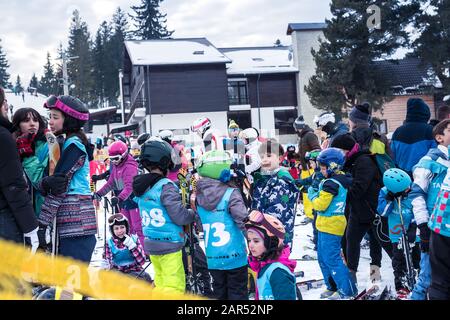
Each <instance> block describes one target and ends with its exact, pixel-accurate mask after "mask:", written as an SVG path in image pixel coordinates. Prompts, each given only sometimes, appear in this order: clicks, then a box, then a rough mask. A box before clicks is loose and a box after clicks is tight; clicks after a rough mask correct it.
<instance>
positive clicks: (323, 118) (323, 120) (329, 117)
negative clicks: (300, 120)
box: [314, 112, 336, 128]
mask: <svg viewBox="0 0 450 320" xmlns="http://www.w3.org/2000/svg"><path fill="white" fill-rule="evenodd" d="M314 122H315V123H316V125H317V127H318V128H319V127H323V126H325V125H326V124H327V123H328V122H332V123H335V122H336V118H335V116H334V113H333V112H324V113H322V114H321V115H319V116H315V117H314Z"/></svg>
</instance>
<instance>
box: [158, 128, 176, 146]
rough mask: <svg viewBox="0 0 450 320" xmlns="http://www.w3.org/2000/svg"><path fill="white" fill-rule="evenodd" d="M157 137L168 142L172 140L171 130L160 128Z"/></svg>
mask: <svg viewBox="0 0 450 320" xmlns="http://www.w3.org/2000/svg"><path fill="white" fill-rule="evenodd" d="M158 135H159V137H160V138H161V139H162V140H164V141H166V142H168V143H172V140H173V132H172V131H171V130H162V131H160V132H159V134H158Z"/></svg>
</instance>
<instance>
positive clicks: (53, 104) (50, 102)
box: [44, 96, 89, 121]
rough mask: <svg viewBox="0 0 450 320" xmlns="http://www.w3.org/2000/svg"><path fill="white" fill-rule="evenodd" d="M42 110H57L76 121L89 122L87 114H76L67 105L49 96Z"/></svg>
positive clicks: (76, 112)
mask: <svg viewBox="0 0 450 320" xmlns="http://www.w3.org/2000/svg"><path fill="white" fill-rule="evenodd" d="M44 108H47V109H58V110H60V111H62V112H64V113H65V114H68V115H69V116H71V117H73V118H75V119H78V120H84V121H87V120H89V113H81V112H78V111H76V110H74V109H72V108H71V107H69V106H68V105H66V104H65V103H64V102H62V101H61V100H59V99H58V97H56V96H51V97H49V98H48V99H47V101H46V102H45V103H44Z"/></svg>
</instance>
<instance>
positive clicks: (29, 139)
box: [16, 133, 36, 158]
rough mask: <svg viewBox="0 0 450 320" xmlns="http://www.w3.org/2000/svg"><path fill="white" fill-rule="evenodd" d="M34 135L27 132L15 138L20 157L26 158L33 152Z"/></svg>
mask: <svg viewBox="0 0 450 320" xmlns="http://www.w3.org/2000/svg"><path fill="white" fill-rule="evenodd" d="M35 137H36V134H31V133H29V134H26V135H22V136H20V137H18V138H17V139H16V146H17V150H18V151H19V155H20V157H21V158H26V157H29V156H32V155H33V154H34V150H33V147H32V145H33V140H34V138H35Z"/></svg>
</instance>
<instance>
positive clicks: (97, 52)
mask: <svg viewBox="0 0 450 320" xmlns="http://www.w3.org/2000/svg"><path fill="white" fill-rule="evenodd" d="M111 35H112V28H111V26H110V25H109V24H108V23H107V22H106V21H103V23H102V24H101V25H100V28H99V29H98V30H97V34H96V37H95V42H94V49H93V56H94V80H95V85H94V90H95V94H96V96H97V97H98V101H99V103H103V102H104V101H105V98H106V100H107V98H108V92H106V88H107V87H108V82H110V81H111V80H110V79H109V74H110V73H111V69H112V68H113V66H112V53H111V52H110V49H111Z"/></svg>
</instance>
